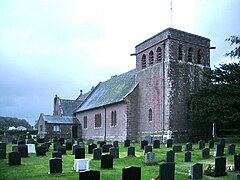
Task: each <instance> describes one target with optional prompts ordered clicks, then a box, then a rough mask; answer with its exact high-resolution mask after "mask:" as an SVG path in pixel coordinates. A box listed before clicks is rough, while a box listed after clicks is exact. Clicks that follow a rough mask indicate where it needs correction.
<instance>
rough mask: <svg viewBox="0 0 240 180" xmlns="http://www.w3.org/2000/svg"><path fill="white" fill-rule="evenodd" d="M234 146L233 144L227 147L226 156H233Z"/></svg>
mask: <svg viewBox="0 0 240 180" xmlns="http://www.w3.org/2000/svg"><path fill="white" fill-rule="evenodd" d="M235 149H236V146H235V145H234V144H229V145H228V154H235Z"/></svg>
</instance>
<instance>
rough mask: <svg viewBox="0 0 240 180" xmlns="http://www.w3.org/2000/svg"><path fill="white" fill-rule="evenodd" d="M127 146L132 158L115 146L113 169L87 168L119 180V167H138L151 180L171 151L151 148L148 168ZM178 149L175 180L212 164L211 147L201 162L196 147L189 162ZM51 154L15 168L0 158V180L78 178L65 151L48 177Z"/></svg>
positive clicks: (94, 162)
mask: <svg viewBox="0 0 240 180" xmlns="http://www.w3.org/2000/svg"><path fill="white" fill-rule="evenodd" d="M174 145H175V144H174ZM178 145H180V144H178ZM227 145H228V143H226V147H225V152H227ZM235 145H236V153H240V144H239V143H235ZM98 146H99V145H98ZM131 146H134V147H135V150H136V152H135V154H136V157H127V148H125V147H124V146H123V143H119V148H120V158H119V159H114V162H113V169H101V168H100V160H91V162H90V169H92V170H100V175H101V179H102V180H119V179H120V176H121V174H122V168H124V167H127V166H138V167H141V174H142V175H141V176H142V180H150V179H152V178H154V179H155V178H156V177H157V176H158V174H159V164H160V163H162V162H164V161H165V159H166V151H168V150H171V149H172V148H166V147H165V145H164V144H161V147H160V149H153V152H154V153H155V157H156V160H157V163H158V164H156V165H151V166H148V165H146V164H145V163H144V155H143V150H142V149H140V147H141V145H140V144H139V143H135V144H131ZM206 146H207V144H206ZM11 149H12V144H8V145H7V152H10V151H11ZM182 149H183V152H178V153H175V163H176V166H175V179H176V180H184V179H190V178H189V177H188V170H190V169H191V166H192V164H194V163H202V164H203V167H204V169H205V168H206V166H207V165H208V164H214V157H213V152H214V151H215V148H214V149H211V150H210V155H211V156H210V158H208V159H202V158H201V150H198V144H193V151H191V153H192V161H191V162H183V158H184V149H185V144H182ZM52 151H53V145H52V146H51V147H50V150H49V152H47V155H46V156H38V157H37V156H36V154H29V157H28V158H21V165H18V166H9V165H8V159H0V179H6V180H8V179H9V180H12V179H37V180H41V179H44V180H46V179H79V174H78V172H74V171H73V161H74V155H72V153H71V151H67V155H62V159H63V171H64V173H62V174H48V172H49V171H50V169H49V159H50V158H51V157H52ZM226 157H227V165H229V164H233V155H226ZM86 158H90V159H92V158H93V155H92V154H87V146H86ZM239 173H240V172H239ZM237 174H238V173H237V172H228V175H227V176H224V177H218V178H214V177H210V176H204V177H203V179H221V180H225V179H237V177H236V176H237Z"/></svg>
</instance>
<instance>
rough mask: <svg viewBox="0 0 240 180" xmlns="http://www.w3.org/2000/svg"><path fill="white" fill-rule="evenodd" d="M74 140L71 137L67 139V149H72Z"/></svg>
mask: <svg viewBox="0 0 240 180" xmlns="http://www.w3.org/2000/svg"><path fill="white" fill-rule="evenodd" d="M72 145H73V143H72V140H71V139H67V140H66V150H72Z"/></svg>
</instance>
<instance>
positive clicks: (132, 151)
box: [127, 146, 135, 157]
mask: <svg viewBox="0 0 240 180" xmlns="http://www.w3.org/2000/svg"><path fill="white" fill-rule="evenodd" d="M127 154H128V156H130V157H131V156H135V147H131V146H130V147H128V153H127Z"/></svg>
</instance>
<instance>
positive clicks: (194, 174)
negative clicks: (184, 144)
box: [191, 163, 203, 180]
mask: <svg viewBox="0 0 240 180" xmlns="http://www.w3.org/2000/svg"><path fill="white" fill-rule="evenodd" d="M202 177H203V165H202V164H200V163H195V164H193V165H192V169H191V179H192V180H195V179H196V180H197V179H199V180H200V179H202Z"/></svg>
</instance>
